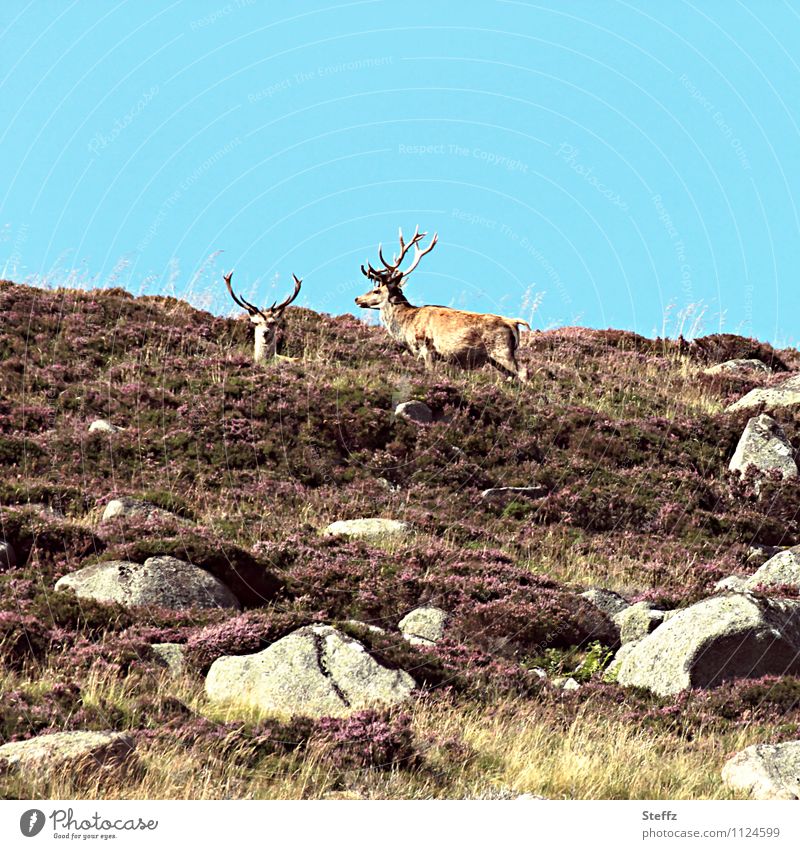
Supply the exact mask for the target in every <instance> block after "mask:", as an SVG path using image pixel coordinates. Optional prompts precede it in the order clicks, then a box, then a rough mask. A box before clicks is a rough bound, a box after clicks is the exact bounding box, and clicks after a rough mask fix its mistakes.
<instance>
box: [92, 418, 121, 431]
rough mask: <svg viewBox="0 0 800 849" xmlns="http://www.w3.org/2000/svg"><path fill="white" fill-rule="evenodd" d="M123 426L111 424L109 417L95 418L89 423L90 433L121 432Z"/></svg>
mask: <svg viewBox="0 0 800 849" xmlns="http://www.w3.org/2000/svg"><path fill="white" fill-rule="evenodd" d="M121 430H122V428H121V427H117V426H116V425H115V424H111V422H110V421H108V419H95V420H94V421H93V422H92V423H91V424H90V425H89V433H119V431H121Z"/></svg>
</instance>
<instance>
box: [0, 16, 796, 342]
mask: <svg viewBox="0 0 800 849" xmlns="http://www.w3.org/2000/svg"><path fill="white" fill-rule="evenodd" d="M799 39H800V3H798V2H795V0H792V2H783V0H760V2H756V1H755V0H748V2H737V0H693V2H684V1H683V0H670V2H665V1H664V0H660V2H651V0H632V2H615V1H614V0H580V1H579V2H573V1H571V0H561V2H556V0H541V2H533V0H531V2H528V0H524V1H523V0H520V2H516V0H514V2H495V1H494V0H481V1H480V2H476V0H468V1H467V2H458V3H456V2H435V0H434V1H433V2H432V1H431V0H428V2H418V0H407V2H403V3H398V2H390V1H389V0H364V2H350V3H335V2H331V3H322V2H293V3H277V2H266V0H208V2H206V0H202V2H201V0H196V1H195V2H173V3H170V2H166V1H165V2H146V0H145V1H144V2H143V1H142V0H139V1H138V2H133V0H131V2H116V3H115V2H105V0H104V1H103V2H101V0H77V2H66V0H62V2H55V0H33V2H21V1H20V0H3V2H2V5H0V98H2V100H1V101H0V102H1V103H2V116H3V120H2V121H1V122H0V163H2V181H0V273H3V274H4V276H7V277H11V278H12V279H16V280H18V281H26V280H27V281H30V282H38V283H39V284H40V285H41V284H42V283H44V282H47V283H48V284H49V285H77V286H109V285H124V286H125V287H126V288H129V289H130V290H131V291H133V292H136V293H139V292H148V293H154V292H159V291H166V292H169V293H172V294H177V295H180V296H184V297H189V299H190V300H191V301H192V302H193V303H195V304H197V305H199V306H204V307H206V308H209V309H211V310H213V311H215V312H226V313H227V312H229V311H230V309H231V308H232V304H231V303H230V301H229V300H228V299H227V294H225V292H224V289H223V286H222V283H221V276H220V275H221V271H222V270H223V269H227V268H229V267H234V268H235V270H236V275H235V277H234V280H235V281H236V282H237V283H238V285H239V287H240V288H241V290H242V292H243V293H244V294H245V296H246V297H247V296H249V297H250V298H253V299H259V300H267V299H268V300H269V301H272V300H274V299H275V298H276V297H282V296H283V294H284V292H288V291H289V289H290V282H291V273H292V272H295V273H297V274H298V275H300V276H301V277H303V278H304V280H305V284H304V288H303V292H302V294H301V296H300V299H299V303H300V304H304V305H307V306H310V307H312V308H315V309H319V310H324V311H327V312H333V313H340V312H357V308H356V307H355V306H354V304H353V298H354V297H355V296H356V295H357V294H360V293H361V292H362V291H363V290H364V289H365V288H366V287H365V285H364V279H363V278H362V277H361V275H360V273H359V270H358V267H359V264H360V263H361V262H363V261H364V260H365V259H366V258H367V257H373V258H374V257H375V254H376V248H377V244H378V242H379V241H383V242H384V244H386V243H389V244H392V243H393V240H394V239H395V237H396V232H397V227H398V225H402V226H403V227H404V228H405V229H407V230H408V231H412V230H413V228H414V225H415V224H417V223H419V224H420V225H421V227H422V229H427V230H429V231H434V230H436V231H438V233H439V241H440V243H439V245H438V246H437V247H436V249H435V250H434V251H433V253H431V254H430V255H429V256H428V257H426V259H425V260H423V264H422V265H421V266H420V268H419V270H418V271H417V272H416V274H415V275H414V277H413V278H411V280H412V282H410V283H409V286H408V295H409V298H410V299H411V300H412V302H415V303H446V304H451V305H453V306H457V307H462V308H465V309H472V310H479V311H492V312H498V311H499V312H505V313H506V314H513V315H523V316H529V315H530V309H531V306H530V305H531V302H532V301H533V300H535V299H537V298H540V299H541V304H540V306H539V308H538V311H537V313H536V318H535V324H536V326H538V327H548V326H553V325H557V324H571V323H581V324H586V325H590V326H598V327H606V326H614V327H624V328H630V329H633V330H636V331H638V332H640V333H644V334H647V335H651V334H654V333H660V332H661V330H662V327H664V321H665V315H666V316H667V324H666V327H667V330H668V331H670V332H672V333H674V332H676V331H677V329H678V328H679V326H680V324H681V321H682V320H681V318H680V317H679V314H680V313H682V312H683V314H684V318H683V327H684V329H685V330H686V331H689V330H691V328H692V325H694V324H697V323H698V322H697V318H698V316H699V314H700V313H701V312H702V319H701V320H700V322H699V323H700V327H701V329H702V331H703V332H714V331H717V330H719V329H720V328H722V329H723V330H726V331H730V332H740V333H745V334H747V335H750V334H752V335H756V336H758V337H760V338H762V339H768V340H770V341H773V342H776V343H779V344H796V343H797V341H798V337H799V336H800V333H798V328H797V316H798V315H800V288H798V285H797V279H796V276H797V272H796V269H797V267H798V255H799V254H800V242H799V240H798V229H799V227H798V222H799V221H800V212H799V211H798V203H800V201H798V200H796V198H795V190H796V188H797V187H798V186H800V98H798V91H800V65H799V64H798V63H800V55H799V54H798V52H797V44H798V40H799ZM219 250H224V253H223V254H221V255H216V256H215V255H214V254H215V252H216V251H219ZM693 308H694V313H692V309H693ZM687 310H688V313H687Z"/></svg>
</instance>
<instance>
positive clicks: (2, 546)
mask: <svg viewBox="0 0 800 849" xmlns="http://www.w3.org/2000/svg"><path fill="white" fill-rule="evenodd" d="M16 565H17V555H16V554H15V552H14V548H13V546H12V545H11V543H10V542H0V571H2V570H4V569H13V568H14V566H16Z"/></svg>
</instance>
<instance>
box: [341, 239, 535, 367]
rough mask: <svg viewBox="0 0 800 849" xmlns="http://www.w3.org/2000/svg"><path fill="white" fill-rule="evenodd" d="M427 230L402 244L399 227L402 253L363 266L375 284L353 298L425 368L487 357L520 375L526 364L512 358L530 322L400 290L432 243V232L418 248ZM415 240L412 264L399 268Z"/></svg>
mask: <svg viewBox="0 0 800 849" xmlns="http://www.w3.org/2000/svg"><path fill="white" fill-rule="evenodd" d="M424 236H425V234H424V233H422V234H420V233H419V232H418V231H417V232H416V233H415V234H414V238H413V239H412V240H411V241H410V242H409V243H408V244H407V245H406V243H405V242H404V240H403V234H402V231H401V233H400V248H401V251H400V257H399V259H398V258H396V257H395V260H394V262H393V263H391V264H390V263H387V262H386V260H384V259H383V255H382V253H380V250H379V254H380V256H381V261H382V262H383V264H384V268H383V269H379V270H376V269H374V268H373V267H372V266H371V265H369V264H368V265H367V268H366V269H365V268H364V266H362V267H361V270H362V272H363V273H364V274H365V276H367V277H368V278H369V279H371V280H372V281H373V283H374V289H373V290H372V291H371V292H367V293H366V294H364V295H361V296H360V297H358V298H356V304H358V306H360V307H362V308H364V309H378V310H380V313H381V321H382V323H383V325H384V326H385V327H386V329H387V331H388V332H389V335H390V336H391V337H392V338H393V339H395V340H396V341H397V342H399V343H400V344H402V345H404V346H405V347H406V348H408V350H410V351H411V352H412V353H413V354H415V355H416V356H418V357H420V358H421V359H423V360H424V361H425V365H426V366H427V367H428V368H431V367H432V366H433V363H434V361H435V360H437V359H440V360H445V361H447V362H451V363H454V364H457V365H459V366H461V367H462V368H467V369H471V368H480V367H481V366H483V365H485V364H486V363H490V364H491V365H493V366H494V367H495V368H497V369H498V370H499V371H501V372H503V373H504V374H509V375H511V376H512V377H515V378H517V379H518V380H524V379H525V377H526V374H525V370H524V369H521V368H520V366H519V365H518V363H517V360H516V351H517V348H519V327H520V326H523V327H527V328H528V330H530V326H529V325H528V323H527V322H525V321H523V320H522V319H514V318H506V317H505V316H501V315H493V314H491V313H477V312H467V311H465V310H456V309H452V308H451V307H441V306H422V307H415V306H413V305H412V304H410V303H409V302H408V300H407V299H406V297H405V295H404V294H403V292H402V288H401V287H402V286H403V284H404V283H405V278H406V277H407V276H408V275H409V274H410V273H411V272H412V271H413V270H414V269H415V268H416V267H417V264H418V263H419V260H420V259H421V258H422V257H423V256H424V255H425V254H426V253H428V251H430V250H432V249H433V247H434V245H435V244H436V236H435V235H434V237H433V239H432V240H431V243H430V245H429V246H428V247H427V248H426V249H425V250H420V249H419V247H418V245H419V241H420V240H421V239H422V238H424ZM412 245H413V246H414V250H415V257H414V261H413V262H412V264H411V267H410V268H409V269H407V270H406V271H400V268H399V267H400V263H401V262H402V261H403V259H404V257H405V255H406V252H407V251H408V249H409V248H410V247H411V246H412Z"/></svg>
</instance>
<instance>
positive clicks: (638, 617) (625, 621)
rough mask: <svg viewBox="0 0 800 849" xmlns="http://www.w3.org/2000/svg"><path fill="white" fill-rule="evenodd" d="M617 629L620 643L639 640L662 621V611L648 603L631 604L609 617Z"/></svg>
mask: <svg viewBox="0 0 800 849" xmlns="http://www.w3.org/2000/svg"><path fill="white" fill-rule="evenodd" d="M611 618H612V619H613V620H614V623H615V624H616V626H617V627H618V628H619V638H620V642H622V643H623V644H624V643H630V642H634V641H636V640H641V639H642V637H646V636H647V635H648V634H649V633H651V632H652V631H654V630H655V629H656V628H657V627H658V626H659V625H660V624H661V623H662V621H663V620H664V611H663V610H656V609H655V608H654V607H653V605H652V604H650V602H648V601H639V602H637V603H636V604H631V605H630V606H629V607H626V608H625V609H624V610H622V611H620V612H619V613H616V614H614V616H612V617H611Z"/></svg>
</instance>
